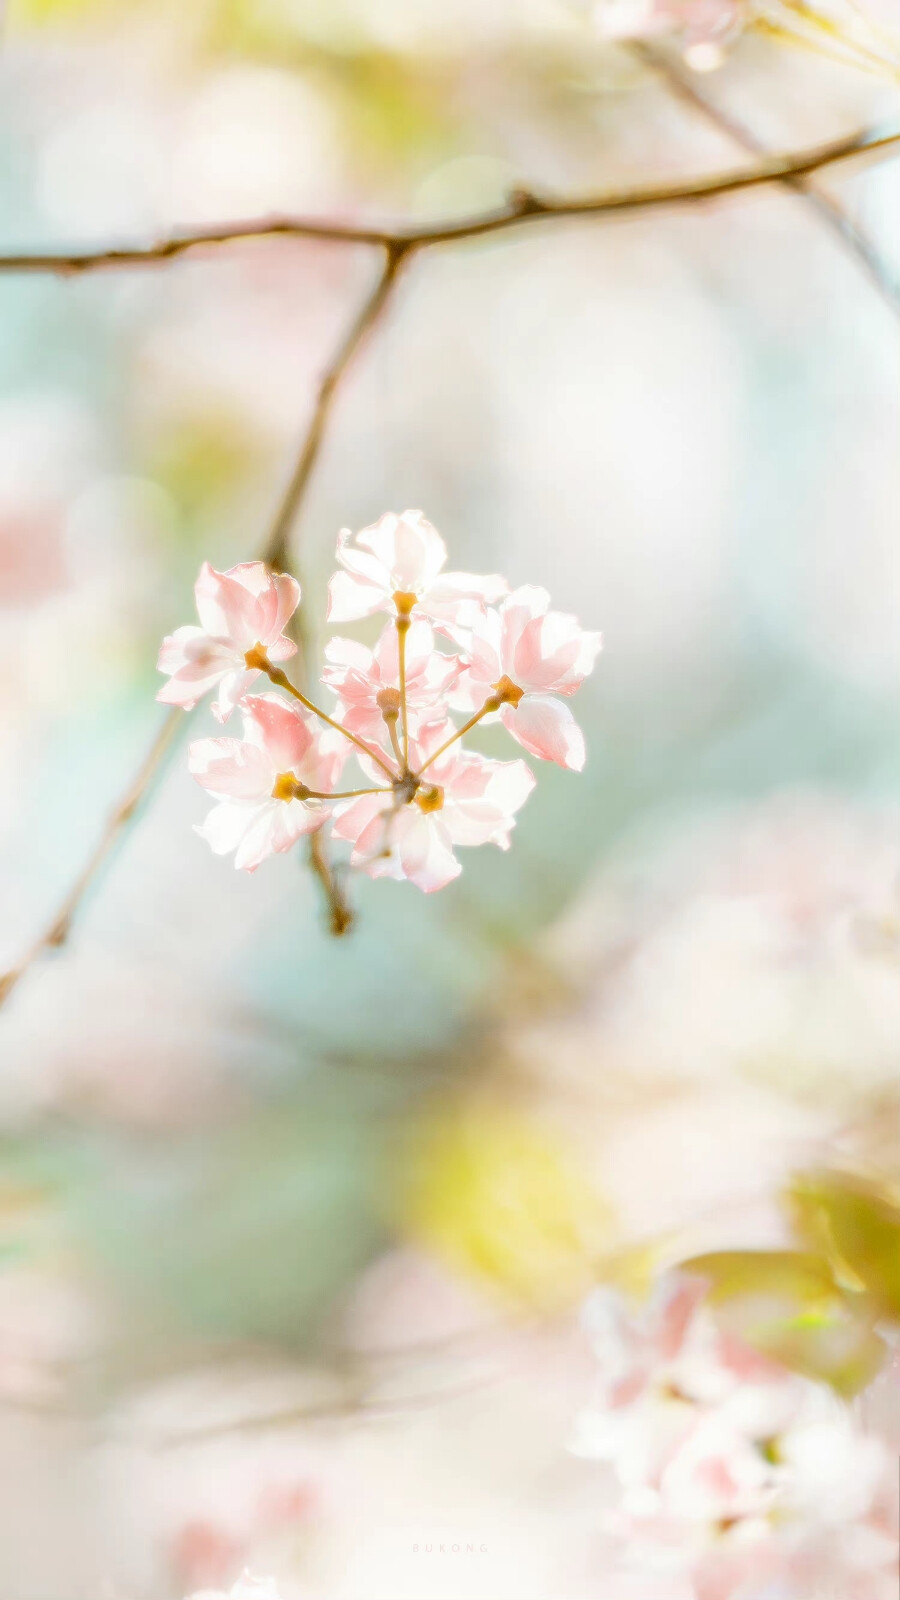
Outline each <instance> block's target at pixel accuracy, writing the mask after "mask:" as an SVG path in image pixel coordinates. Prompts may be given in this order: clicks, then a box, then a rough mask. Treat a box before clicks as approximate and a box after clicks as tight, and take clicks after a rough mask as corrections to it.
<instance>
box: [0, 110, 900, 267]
mask: <svg viewBox="0 0 900 1600" xmlns="http://www.w3.org/2000/svg"><path fill="white" fill-rule="evenodd" d="M898 144H900V132H893V133H879V132H877V131H876V130H872V129H862V130H859V131H857V132H855V133H851V134H848V135H847V136H846V137H844V138H842V139H836V140H833V141H831V142H830V143H829V144H823V145H817V146H816V147H815V148H814V149H811V150H807V151H802V152H800V154H798V155H794V156H790V155H785V156H778V157H774V158H772V159H770V160H768V161H764V162H762V163H760V164H759V165H758V166H757V167H755V168H752V169H751V170H750V171H739V172H725V173H720V174H718V175H714V176H712V177H710V178H697V179H693V180H691V181H690V182H688V183H680V184H668V185H652V186H648V187H643V188H633V189H620V190H615V189H614V190H609V191H607V192H605V193H602V194H596V195H585V196H583V197H582V198H574V199H552V198H544V197H541V196H538V195H535V194H531V193H530V192H528V191H525V190H521V191H517V192H516V193H515V194H513V195H512V196H511V198H510V200H509V202H508V203H507V204H506V205H505V206H501V207H499V208H497V209H495V210H492V211H485V212H481V213H480V214H478V215H476V216H472V217H468V218H462V219H459V220H453V221H448V222H437V223H433V224H431V225H430V226H428V227H425V228H418V229H416V228H364V227H355V226H354V225H353V224H350V223H346V224H345V223H340V222H328V221H323V220H320V219H317V218H313V217H261V218H259V219H257V220H256V221H253V220H250V221H245V222H227V223H221V224H219V225H218V226H216V227H214V228H205V229H197V230H195V231H193V232H190V233H179V234H175V235H173V236H171V237H169V238H166V239H161V240H159V241H158V242H157V243H155V244H149V245H129V246H123V247H121V248H118V247H114V248H106V249H102V250H75V251H62V252H50V253H47V252H43V253H38V252H34V253H20V254H15V255H13V254H7V255H0V272H50V273H59V274H61V275H62V276H77V275H78V274H79V273H82V272H90V271H94V270H97V269H99V268H120V267H146V266H153V265H158V264H160V263H164V262H167V261H172V260H174V259H175V258H177V257H178V256H182V255H186V254H187V253H188V252H190V251H194V250H200V249H204V248H210V247H214V246H220V245H223V244H231V243H236V242H238V241H240V240H246V239H268V238H277V237H281V238H291V239H321V240H325V241H330V242H331V243H333V244H346V245H372V246H377V247H380V248H381V249H383V250H386V251H388V252H389V253H393V254H394V257H395V260H396V259H398V258H399V257H400V256H401V255H402V254H404V253H405V252H407V251H410V250H422V249H427V248H428V247H429V246H431V245H438V244H452V243H456V242H459V241H460V240H464V239H476V238H482V237H483V236H484V235H485V234H490V233H499V232H501V231H503V230H505V229H507V228H517V227H521V226H522V225H523V224H525V223H530V222H547V221H552V220H553V219H555V218H561V217H601V216H612V215H617V214H619V213H622V212H628V211H644V210H648V209H652V208H655V207H659V206H673V205H685V204H689V205H690V204H696V203H697V202H699V201H703V200H715V199H718V198H720V197H722V196H724V195H729V194H739V193H741V192H743V191H744V190H748V189H758V188H760V187H762V186H764V185H766V184H772V183H786V182H790V181H793V180H799V179H803V178H809V177H811V176H813V174H815V173H817V172H822V171H824V170H825V169H826V168H828V167H833V166H837V165H839V164H840V163H841V162H843V161H849V160H852V158H853V157H854V156H862V155H874V154H876V153H877V152H879V151H884V150H890V149H894V148H896V146H897V145H898Z"/></svg>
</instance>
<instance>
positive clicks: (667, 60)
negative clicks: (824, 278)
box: [628, 40, 900, 316]
mask: <svg viewBox="0 0 900 1600" xmlns="http://www.w3.org/2000/svg"><path fill="white" fill-rule="evenodd" d="M628 48H629V51H630V53H631V54H632V55H633V56H634V57H635V58H636V59H637V60H639V61H640V62H642V64H643V65H644V66H648V67H650V68H651V69H652V70H653V71H654V72H656V73H658V74H659V75H660V76H661V77H662V78H664V79H665V81H666V83H667V84H668V86H669V88H670V89H671V90H672V92H673V93H674V94H675V95H677V97H678V99H679V100H682V101H683V102H684V104H685V105H688V106H690V107H691V109H692V110H693V111H698V112H699V113H700V115H701V116H702V117H704V118H705V120H706V121H707V122H708V123H709V124H710V125H711V126H712V127H714V128H715V129H716V131H717V132H718V133H721V134H724V135H725V137H726V138H727V139H730V140H731V141H732V143H733V144H736V145H737V146H738V147H739V148H740V149H741V150H745V151H746V152H747V154H748V155H753V156H767V155H768V154H769V153H770V152H769V151H768V150H767V148H766V146H765V144H764V143H763V141H762V140H761V139H759V138H758V137H757V135H756V134H755V133H754V132H753V129H752V128H749V127H748V126H747V124H746V123H745V122H742V121H741V120H740V118H738V117H735V116H734V115H733V114H732V112H730V111H727V110H726V109H725V108H724V107H723V106H720V105H719V104H718V103H717V101H715V100H713V99H711V98H710V96H709V95H707V93H706V92H705V90H704V89H703V88H701V87H700V85H699V84H698V83H697V82H696V79H695V76H694V74H693V73H691V72H690V71H689V70H688V68H687V67H685V66H684V64H683V63H682V61H681V60H680V59H679V58H678V57H676V56H673V55H672V54H670V53H669V52H668V51H667V50H665V49H662V48H660V47H659V46H658V45H655V44H652V43H650V42H648V41H646V40H634V41H633V42H632V43H630V44H629V46H628ZM820 170H821V169H820ZM781 182H782V183H783V185H784V187H785V188H786V189H792V190H793V191H794V193H795V194H798V195H800V196H801V197H802V199H803V200H804V201H805V202H806V204H807V205H808V206H809V208H810V210H812V211H814V212H815V213H816V215H817V216H818V217H819V218H821V220H822V221H823V222H824V223H825V224H826V226H827V227H829V228H830V229H831V231H832V232H833V233H834V234H836V236H837V237H838V238H839V239H840V240H841V242H842V243H843V244H844V245H845V246H846V248H847V249H848V251H849V252H850V254H851V255H852V256H853V257H854V259H855V260H856V262H857V263H858V264H859V266H861V267H862V269H863V271H864V272H865V273H866V274H867V276H868V278H869V280H870V282H871V283H873V284H874V286H875V288H876V289H877V290H878V293H879V294H880V296H881V298H882V300H884V301H885V303H886V304H887V305H888V306H889V307H890V309H891V310H892V311H893V312H894V314H895V315H897V316H900V285H898V284H897V282H896V281H895V280H894V279H893V278H892V277H891V275H890V273H889V272H888V269H887V267H886V265H885V263H884V261H882V259H881V257H880V255H879V253H878V251H877V250H876V249H875V247H874V245H873V244H872V242H871V240H870V239H868V238H867V237H866V235H865V234H864V233H863V231H862V229H861V228H859V227H857V225H856V223H855V222H853V221H852V219H851V218H850V217H848V216H847V213H846V212H845V211H844V209H843V207H842V206H841V204H840V203H839V201H837V200H835V199H833V198H832V196H831V195H828V194H824V193H823V192H822V191H821V190H820V189H817V188H815V186H814V183H813V181H812V175H809V174H807V175H805V176H801V175H799V174H798V173H796V172H794V173H791V174H785V175H784V176H783V177H782V178H781Z"/></svg>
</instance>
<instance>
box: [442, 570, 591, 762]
mask: <svg viewBox="0 0 900 1600" xmlns="http://www.w3.org/2000/svg"><path fill="white" fill-rule="evenodd" d="M600 648H601V638H600V634H599V633H587V632H585V630H584V629H583V628H581V627H580V626H579V624H578V622H577V621H576V619H575V618H574V617H572V616H568V615H567V614H565V613H564V612H561V611H551V610H550V596H549V594H548V593H547V591H546V589H540V588H537V587H535V586H534V585H531V584H526V585H524V586H523V587H522V588H520V589H515V590H513V592H512V594H510V595H508V596H507V598H506V599H505V600H504V601H503V604H502V605H501V606H500V608H499V610H496V611H495V610H486V611H484V612H483V613H482V615H481V616H480V617H479V618H478V619H477V621H476V623H475V625H474V626H473V628H472V630H471V637H470V644H469V647H468V650H467V652H466V659H467V663H468V671H467V672H466V673H465V675H464V676H463V678H462V679H461V680H460V684H459V688H458V690H456V691H455V692H454V694H453V703H454V705H457V706H459V707H460V708H461V709H464V710H467V711H473V712H474V711H477V710H479V709H480V708H481V706H483V705H484V703H485V701H486V700H487V699H488V698H489V697H490V696H491V694H492V692H493V691H494V689H495V688H496V687H497V685H498V684H499V683H500V682H501V680H503V679H507V680H509V683H510V684H511V685H512V686H513V688H515V689H516V690H518V691H521V698H520V699H519V700H518V702H517V703H513V702H512V700H509V701H507V703H506V704H504V705H503V706H502V707H501V709H500V718H501V721H502V722H503V725H504V727H505V728H506V729H507V731H508V732H509V733H511V734H512V736H513V738H514V739H515V740H516V741H517V742H518V743H519V744H521V745H523V746H524V748H525V749H526V750H527V751H528V752H529V754H530V755H533V756H538V757H539V758H540V759H541V760H543V761H555V762H557V764H558V765H559V766H561V767H569V768H570V769H571V770H572V771H574V772H580V771H581V769H582V767H583V766H584V761H585V750H584V735H583V734H582V732H581V729H580V728H579V726H578V724H577V722H576V721H575V718H574V717H573V715H572V713H571V711H570V710H569V708H568V706H567V705H565V703H564V701H563V700H560V699H559V698H558V696H560V695H562V696H564V697H568V696H569V695H573V694H574V693H575V691H576V689H579V688H580V687H581V685H582V684H583V682H584V680H585V678H586V677H587V676H588V674H589V673H590V672H592V671H593V667H594V661H595V659H596V657H597V654H598V652H599V650H600Z"/></svg>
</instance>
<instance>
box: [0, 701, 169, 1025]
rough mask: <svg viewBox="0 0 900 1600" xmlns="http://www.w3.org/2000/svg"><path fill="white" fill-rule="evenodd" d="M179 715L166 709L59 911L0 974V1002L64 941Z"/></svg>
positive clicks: (160, 759)
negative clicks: (135, 769) (152, 737)
mask: <svg viewBox="0 0 900 1600" xmlns="http://www.w3.org/2000/svg"><path fill="white" fill-rule="evenodd" d="M183 717H184V712H183V711H180V710H179V709H178V707H173V709H172V710H170V711H169V713H168V715H167V716H166V719H165V721H164V722H163V724H162V726H161V727H160V729H159V732H158V733H157V734H156V737H155V738H154V740H153V743H152V744H151V746H150V748H149V750H148V751H147V754H146V756H145V757H144V759H143V761H142V762H141V765H140V767H139V768H138V770H137V772H136V773H135V776H134V778H133V779H132V781H131V783H130V784H129V786H128V788H127V789H126V791H125V793H124V795H123V796H122V799H121V800H120V801H119V803H118V805H117V806H116V807H115V810H114V811H112V812H111V814H110V816H109V819H108V821H107V824H106V827H105V828H104V830H103V833H102V834H101V835H100V838H99V840H98V842H97V844H96V845H95V846H94V848H93V850H92V851H91V853H90V855H89V856H88V858H87V861H86V862H85V864H84V866H83V867H82V869H81V872H80V873H79V875H78V877H77V878H76V879H75V882H74V883H73V885H72V887H71V889H70V890H69V892H68V894H67V895H66V898H65V899H64V901H63V902H62V905H61V906H60V907H59V910H58V911H56V912H55V913H54V916H53V919H52V921H51V922H50V923H49V924H48V926H47V927H46V928H45V929H44V932H43V933H41V934H39V935H38V937H37V939H36V940H35V941H34V943H33V944H32V946H31V947H30V949H29V950H27V951H26V953H25V955H24V956H23V957H22V959H21V961H19V963H18V965H17V966H15V967H12V968H11V969H10V970H9V971H8V972H4V973H0V1005H2V1004H3V1001H4V1000H5V999H6V998H7V996H8V995H9V994H11V993H12V991H13V989H14V988H15V986H16V984H17V983H18V981H19V979H20V978H21V977H22V976H23V975H24V973H26V972H27V971H28V968H29V967H30V966H31V965H32V964H33V963H34V962H35V961H38V960H39V959H40V957H41V956H43V955H45V954H46V953H47V951H49V950H57V949H59V947H60V945H63V944H65V942H66V940H67V939H68V937H69V934H70V932H71V929H72V922H73V920H74V917H75V914H76V912H77V911H79V910H80V908H81V902H82V901H83V899H84V897H85V895H86V894H87V892H88V890H89V889H90V887H91V884H92V883H93V881H94V879H95V878H96V877H97V875H98V873H99V872H100V870H101V868H102V867H103V866H104V865H105V863H106V861H107V859H108V857H109V856H110V855H111V853H112V851H113V848H114V846H115V845H116V844H117V843H118V841H119V837H120V835H121V834H122V833H123V832H124V831H125V828H126V827H127V826H128V824H129V822H131V820H132V818H133V817H134V816H135V815H136V813H137V810H138V807H139V806H140V804H141V801H142V800H144V799H145V798H146V795H147V793H148V791H149V789H150V786H151V784H152V782H153V779H154V778H155V777H156V775H157V773H158V772H159V770H160V769H161V767H162V765H163V762H164V761H165V758H166V756H167V755H168V754H169V752H170V750H171V749H172V748H173V746H174V743H175V736H176V733H177V730H178V728H179V726H180V725H181V722H182V719H183Z"/></svg>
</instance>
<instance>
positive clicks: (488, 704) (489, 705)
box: [415, 694, 503, 778]
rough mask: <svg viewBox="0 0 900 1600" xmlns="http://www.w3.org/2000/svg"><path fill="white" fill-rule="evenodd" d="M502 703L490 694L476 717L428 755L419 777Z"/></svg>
mask: <svg viewBox="0 0 900 1600" xmlns="http://www.w3.org/2000/svg"><path fill="white" fill-rule="evenodd" d="M502 704H503V702H502V701H501V700H500V699H499V698H498V697H497V695H495V694H492V695H488V698H487V699H486V700H485V702H484V705H483V706H482V708H481V710H480V711H476V713H475V715H474V717H470V718H469V720H468V722H464V723H463V725H462V727H461V728H457V730H456V732H455V733H454V734H452V735H451V736H450V738H449V739H445V740H444V743H443V744H442V745H439V746H438V748H437V749H436V750H435V751H433V753H432V754H431V755H430V756H429V757H428V760H427V761H424V762H423V763H422V765H421V767H420V768H419V770H418V772H417V773H416V774H415V776H416V777H417V778H421V776H422V773H423V772H424V771H425V770H426V768H427V767H430V766H431V763H432V761H437V758H438V756H442V755H443V754H444V751H445V750H449V749H450V746H451V745H452V744H455V743H456V741H457V739H461V738H462V736H463V734H464V733H468V731H469V729H470V728H474V726H475V724H476V722H480V721H481V719H482V717H486V716H487V715H488V713H489V712H490V711H498V710H499V709H500V706H501V705H502Z"/></svg>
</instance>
